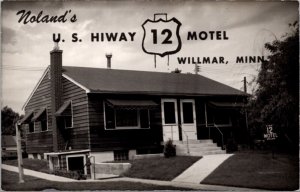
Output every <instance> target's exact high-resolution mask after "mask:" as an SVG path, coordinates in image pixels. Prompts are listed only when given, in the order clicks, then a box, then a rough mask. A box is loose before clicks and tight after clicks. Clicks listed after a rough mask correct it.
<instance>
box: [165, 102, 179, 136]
mask: <svg viewBox="0 0 300 192" xmlns="http://www.w3.org/2000/svg"><path fill="white" fill-rule="evenodd" d="M165 102H172V103H174V110H175V111H174V114H175V123H168V124H166V123H165V109H164V103H165ZM161 117H162V129H163V130H162V131H163V132H162V134H163V141H165V140H164V129H165V127H167V126H170V127H171V129H172V140H174V137H173V129H174V128H175V129H177V133H178V135H177V136H176V138H178V140H180V137H179V122H178V121H179V119H178V106H177V99H176V98H161ZM175 133H176V132H175Z"/></svg>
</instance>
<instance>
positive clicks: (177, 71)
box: [171, 68, 181, 73]
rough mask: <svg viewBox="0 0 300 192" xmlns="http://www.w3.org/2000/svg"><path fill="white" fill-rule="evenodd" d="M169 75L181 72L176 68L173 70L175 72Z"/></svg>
mask: <svg viewBox="0 0 300 192" xmlns="http://www.w3.org/2000/svg"><path fill="white" fill-rule="evenodd" d="M171 73H181V70H180V69H178V68H175V70H174V71H171Z"/></svg>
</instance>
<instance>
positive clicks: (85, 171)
mask: <svg viewBox="0 0 300 192" xmlns="http://www.w3.org/2000/svg"><path fill="white" fill-rule="evenodd" d="M72 157H83V169H84V174H85V175H86V174H87V168H86V166H85V165H86V155H85V154H78V155H66V163H67V170H68V171H69V162H68V160H69V158H72Z"/></svg>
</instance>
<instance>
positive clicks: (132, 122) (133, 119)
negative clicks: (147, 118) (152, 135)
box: [116, 109, 138, 127]
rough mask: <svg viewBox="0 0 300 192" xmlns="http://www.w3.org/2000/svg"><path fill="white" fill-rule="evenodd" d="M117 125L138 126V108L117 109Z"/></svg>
mask: <svg viewBox="0 0 300 192" xmlns="http://www.w3.org/2000/svg"><path fill="white" fill-rule="evenodd" d="M116 126H117V127H137V126H138V119H137V110H136V109H133V110H116Z"/></svg>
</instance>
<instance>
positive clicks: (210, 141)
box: [173, 139, 213, 145]
mask: <svg viewBox="0 0 300 192" xmlns="http://www.w3.org/2000/svg"><path fill="white" fill-rule="evenodd" d="M186 143H187V141H173V144H175V145H176V144H186ZM188 143H189V144H198V143H213V140H212V139H201V140H189V141H188Z"/></svg>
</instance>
